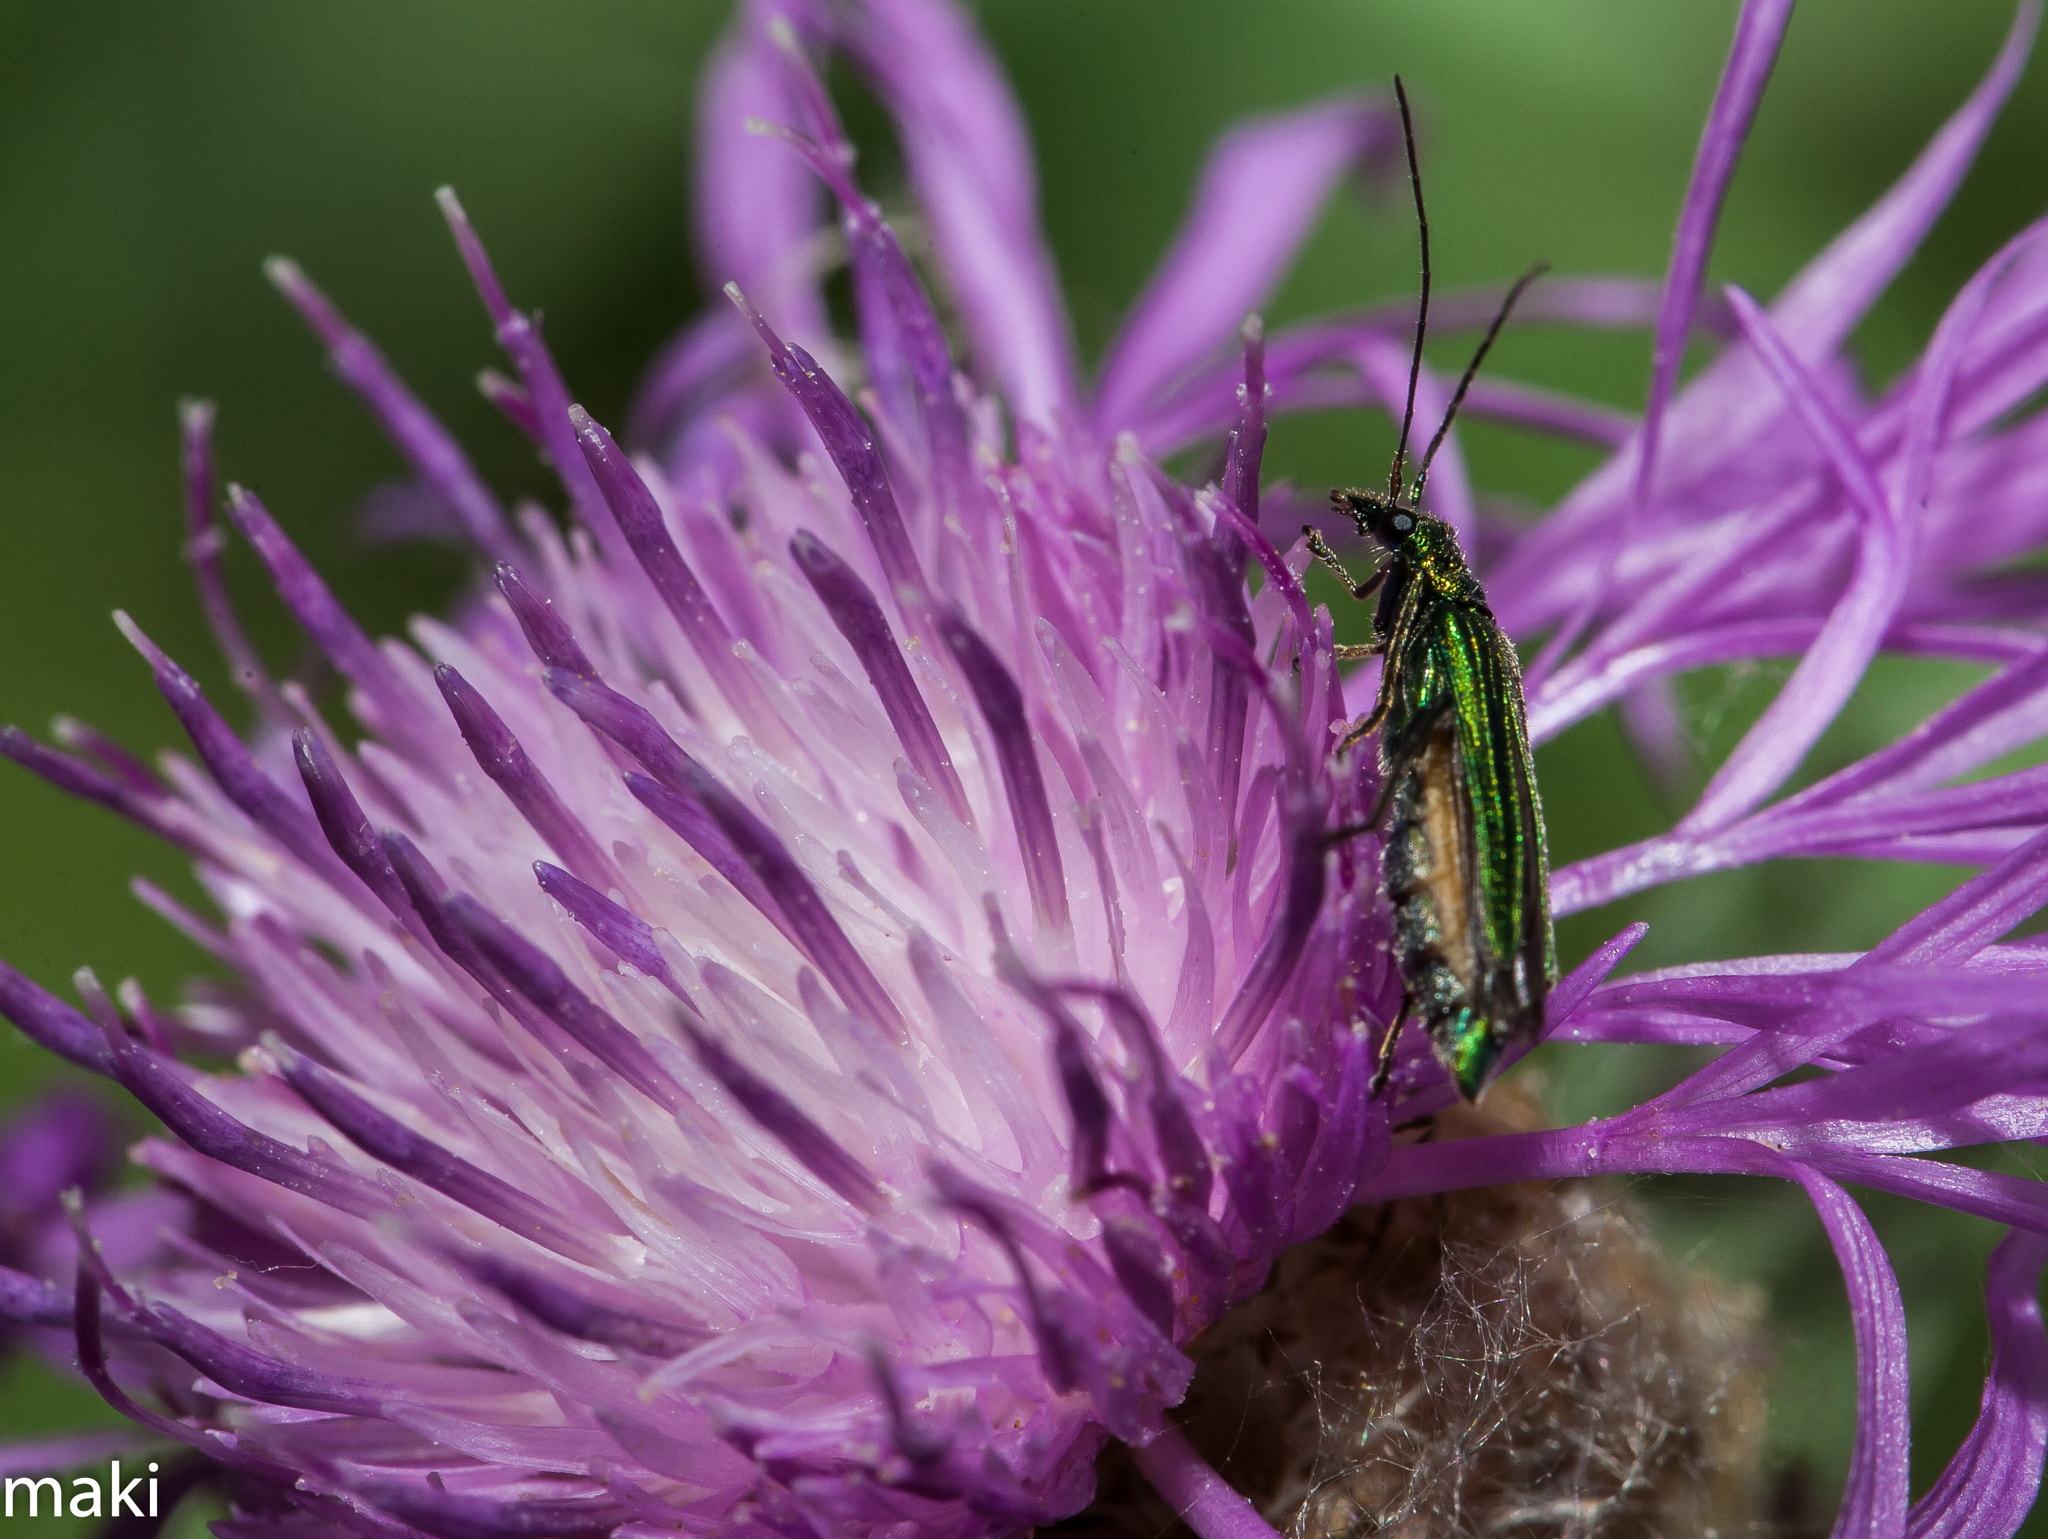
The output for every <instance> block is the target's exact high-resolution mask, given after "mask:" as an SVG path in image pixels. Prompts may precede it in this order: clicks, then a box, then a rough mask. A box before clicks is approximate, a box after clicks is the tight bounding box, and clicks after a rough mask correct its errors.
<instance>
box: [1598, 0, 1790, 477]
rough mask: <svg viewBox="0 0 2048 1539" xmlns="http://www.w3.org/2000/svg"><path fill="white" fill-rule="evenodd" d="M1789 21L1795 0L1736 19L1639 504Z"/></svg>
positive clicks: (1675, 242)
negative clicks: (1738, 168)
mask: <svg viewBox="0 0 2048 1539" xmlns="http://www.w3.org/2000/svg"><path fill="white" fill-rule="evenodd" d="M1791 19H1792V0H1744V4H1743V7H1742V14H1741V15H1740V16H1739V17H1737V18H1736V22H1735V40H1734V42H1733V43H1732V44H1731V45H1730V46H1729V49H1728V63H1727V66H1726V67H1725V68H1724V69H1723V70H1722V72H1721V83H1720V85H1719V86H1718V87H1717V88H1716V89H1715V91H1714V105H1713V107H1712V108H1711V109H1710V110H1709V111H1708V113H1707V124H1706V127H1705V128H1703V129H1702V130H1701V131H1700V146H1699V151H1698V153H1697V155H1696V156H1695V158H1694V160H1693V167H1692V180H1691V182H1690V183H1689V184H1688V185H1687V187H1686V189H1685V202H1684V204H1683V205H1681V207H1680V208H1679V212H1678V233H1677V234H1676V235H1675V236H1674V237H1673V238H1672V243H1671V269H1670V271H1669V273H1668V274H1667V275H1666V276H1665V279H1664V299H1663V302H1662V304H1661V305H1659V307H1658V311H1657V333H1656V341H1655V343H1654V344H1653V346H1652V349H1651V365H1650V396H1649V400H1648V402H1647V403H1646V404H1645V405H1644V407H1643V437H1642V448H1641V450H1640V451H1639V452H1638V456H1637V462H1636V500H1637V501H1638V502H1640V501H1643V500H1644V499H1646V498H1647V497H1648V495H1649V488H1650V478H1651V476H1652V474H1653V473H1654V471H1655V466H1656V458H1657V438H1658V434H1659V433H1660V432H1661V431H1662V429H1663V426H1664V409H1665V406H1666V405H1667V403H1668V402H1669V401H1670V399H1671V390H1672V387H1673V385H1674V384H1675V383H1676V381H1677V379H1678V365H1679V364H1680V362H1682V361H1683V359H1684V357H1685V342H1686V338H1687V336H1688V335H1689V334H1690V333H1691V331H1692V313H1693V306H1694V305H1695V304H1696V303H1698V299H1699V289H1700V276H1701V274H1702V273H1704V272H1705V271H1706V267H1707V253H1708V252H1709V251H1710V250H1712V249H1713V244H1714V227H1715V225H1716V224H1718V223H1719V222H1720V218H1721V204H1722V201H1723V199H1725V198H1726V197H1727V194H1728V183H1729V181H1730V179H1731V178H1733V176H1734V175H1735V161H1736V157H1737V156H1738V155H1740V154H1741V152H1742V143H1743V141H1744V140H1745V139H1747V138H1748V137H1749V125H1750V122H1751V120H1752V119H1753V118H1754V117H1755V116H1756V106H1757V102H1758V101H1759V100H1761V99H1762V97H1763V91H1764V83H1765V82H1766V81H1767V80H1769V79H1770V77H1771V66H1772V65H1773V64H1775V63H1776V62H1777V58H1778V45H1779V43H1780V42H1782V41H1783V40H1784V36H1785V24H1786V23H1787V22H1788V21H1790V20H1791Z"/></svg>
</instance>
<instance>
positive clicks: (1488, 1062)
mask: <svg viewBox="0 0 2048 1539" xmlns="http://www.w3.org/2000/svg"><path fill="white" fill-rule="evenodd" d="M1394 89H1395V93H1396V95H1397V96H1398V97H1399V100H1400V104H1401V122H1402V127H1403V128H1404V130H1406V132H1407V143H1408V169H1409V175H1410V178H1411V180H1412V182H1413V185H1414V188H1415V212H1416V218H1417V221H1418V223H1419V224H1420V225H1421V231H1422V301H1421V306H1420V314H1419V316H1418V318H1417V321H1416V327H1415V355H1414V362H1413V364H1412V366H1411V368H1410V371H1409V377H1408V404H1407V409H1406V410H1405V412H1404V413H1403V415H1402V420H1401V436H1400V440H1399V444H1398V446H1397V447H1396V449H1395V451H1394V464H1393V469H1392V470H1391V472H1390V473H1389V475H1388V477H1387V490H1386V492H1385V493H1384V494H1381V493H1379V492H1376V491H1363V490H1359V489H1357V488H1339V489H1337V490H1335V491H1332V492H1331V493H1330V501H1331V503H1332V505H1333V506H1334V507H1335V508H1336V510H1337V511H1338V512H1340V513H1343V514H1346V515H1348V516H1349V517H1350V518H1351V519H1352V520H1353V521H1354V522H1355V523H1356V525H1357V528H1358V532H1359V534H1360V535H1362V536H1364V537H1367V538H1369V539H1371V540H1372V541H1373V542H1375V543H1376V544H1377V545H1378V546H1379V547H1380V548H1381V550H1382V551H1383V552H1384V553H1385V559H1384V560H1383V561H1382V562H1381V564H1380V566H1379V568H1378V570H1377V571H1375V572H1374V573H1373V575H1372V576H1371V577H1369V578H1367V579H1366V580H1365V581H1364V582H1354V581H1353V580H1352V578H1351V575H1350V574H1349V573H1348V572H1346V571H1345V570H1344V567H1343V565H1342V564H1341V563H1340V562H1339V561H1338V560H1337V557H1336V556H1335V554H1334V553H1333V552H1332V551H1331V550H1330V548H1329V546H1328V545H1327V544H1325V543H1324V541H1323V539H1322V537H1321V536H1320V535H1319V534H1318V533H1317V532H1316V531H1315V530H1314V529H1313V528H1306V529H1304V531H1303V532H1304V533H1305V534H1306V535H1307V537H1308V543H1309V548H1310V550H1311V551H1312V552H1313V553H1314V555H1315V556H1316V558H1317V559H1318V560H1320V561H1322V562H1323V563H1324V564H1325V565H1326V566H1328V567H1330V568H1331V569H1332V570H1333V571H1334V572H1336V573H1337V575H1338V576H1339V577H1340V578H1341V579H1342V580H1343V582H1344V585H1345V587H1346V588H1347V589H1349V590H1350V592H1351V594H1352V596H1353V597H1355V598H1358V599H1361V600H1362V599H1368V598H1371V597H1372V596H1373V594H1374V592H1375V590H1377V593H1378V597H1379V603H1378V607H1377V608H1376V609H1375V610H1374V612H1373V639H1372V640H1371V641H1370V642H1369V643H1366V644H1365V645H1362V646H1346V647H1339V648H1338V649H1337V651H1338V655H1339V657H1343V658H1358V657H1366V656H1374V655H1377V656H1379V657H1380V658H1381V668H1380V682H1379V693H1378V697H1377V699H1376V700H1375V701H1374V703H1373V708H1372V711H1371V712H1370V714H1368V715H1367V716H1366V717H1365V718H1364V719H1363V720H1361V721H1360V722H1359V723H1358V724H1357V725H1356V726H1355V727H1353V728H1352V730H1351V732H1350V733H1349V734H1348V735H1347V736H1346V737H1345V739H1344V741H1343V742H1342V743H1341V744H1340V745H1339V749H1338V751H1339V752H1342V751H1344V750H1345V749H1348V748H1349V747H1351V746H1352V745H1353V744H1355V743H1357V742H1359V741H1360V740H1361V739H1363V738H1365V737H1367V736H1370V735H1371V734H1372V733H1374V732H1378V733H1379V735H1380V736H1379V760H1380V772H1381V789H1380V799H1379V805H1378V806H1377V807H1376V808H1375V809H1374V814H1373V817H1372V819H1371V826H1372V827H1376V828H1382V829H1383V833H1384V839H1385V845H1384V853H1383V855H1382V857H1381V859H1382V869H1383V871H1384V874H1385V878H1386V884H1387V897H1388V900H1389V901H1390V902H1391V903H1392V905H1393V909H1394V944H1395V954H1396V959H1397V961H1398V963H1399V966H1400V970H1401V981H1402V999H1401V1008H1400V1011H1399V1013H1398V1014H1397V1015H1396V1016H1395V1018H1394V1021H1393V1024H1392V1025H1391V1026H1390V1027H1389V1028H1388V1031H1387V1035H1386V1039H1385V1041H1384V1043H1383V1045H1382V1047H1381V1050H1380V1065H1379V1071H1378V1073H1377V1074H1376V1075H1375V1077H1374V1080H1373V1093H1374V1094H1378V1093H1379V1092H1380V1091H1381V1090H1382V1089H1383V1088H1384V1087H1385V1085H1386V1080H1387V1076H1388V1075H1389V1073H1390V1072H1391V1070H1392V1067H1393V1055H1394V1044H1395V1041H1396V1039H1397V1037H1398V1036H1399V1034H1400V1030H1401V1027H1402V1026H1403V1024H1404V1023H1405V1022H1406V1021H1408V1020H1409V1019H1410V1018H1411V1017H1413V1018H1417V1019H1419V1020H1420V1021H1421V1022H1422V1024H1423V1027H1424V1029H1425V1030H1426V1031H1427V1032H1428V1034H1429V1039H1430V1042H1431V1044H1432V1045H1433V1046H1434V1047H1435V1049H1436V1055H1437V1057H1438V1059H1439V1060H1440V1061H1441V1062H1442V1063H1443V1065H1444V1068H1445V1069H1446V1070H1447V1071H1448V1072H1449V1074H1450V1075H1451V1077H1452V1078H1453V1079H1454V1080H1455V1081H1456V1082H1457V1086H1458V1089H1459V1091H1460V1092H1462V1093H1463V1094H1464V1095H1465V1096H1467V1097H1468V1098H1469V1097H1474V1096H1477V1095H1478V1094H1479V1092H1480V1090H1481V1089H1482V1088H1484V1086H1485V1084H1486V1081H1487V1078H1488V1076H1489V1075H1490V1074H1491V1073H1492V1071H1493V1069H1494V1067H1495V1065H1496V1064H1497V1063H1498V1062H1499V1060H1500V1057H1501V1054H1502V1052H1503V1050H1504V1049H1505V1048H1506V1047H1507V1046H1508V1044H1509V1043H1511V1042H1516V1041H1523V1042H1526V1041H1532V1040H1534V1038H1535V1037H1536V1035H1537V1033H1538V1032H1539V1031H1540V1030H1541V1029H1542V1025H1543V1003H1544V1000H1545V998H1546V997H1547V996H1548V994H1549V992H1550V987H1551V985H1552V984H1553V983H1554V982H1555V981H1556V979H1557V944H1556V941H1555V939H1554V937H1553V935H1552V931H1551V923H1550V863H1549V856H1548V852H1547V850H1546V848H1545V843H1544V834H1543V804H1542V802H1541V800H1540V799H1539V797H1538V796H1537V792H1536V765H1535V759H1534V757H1533V756H1532V754H1531V753H1530V751H1529V729H1528V725H1527V722H1526V720H1525V716H1524V711H1523V705H1522V670H1521V665H1520V663H1519V662H1518V661H1517V659H1516V655H1515V648H1514V644H1513V643H1512V642H1510V641H1509V640H1508V638H1507V637H1506V636H1505V635H1503V634H1502V633H1501V629H1500V627H1499V625H1497V624H1496V623H1495V622H1494V618H1493V611H1492V610H1491V609H1489V608H1488V607H1487V603H1486V593H1485V591H1484V590H1483V589H1482V588H1481V587H1480V585H1479V580H1478V579H1477V578H1475V577H1474V576H1473V575H1472V572H1471V569H1470V568H1469V567H1468V566H1467V565H1466V563H1465V554H1464V551H1463V550H1461V549H1460V548H1459V545H1458V537H1457V535H1456V533H1455V532H1454V531H1453V530H1452V529H1451V527H1450V525H1448V524H1446V523H1444V522H1443V520H1441V519H1439V518H1435V517H1433V516H1432V515H1430V514H1428V513H1425V512H1423V511H1422V509H1421V506H1420V504H1421V500H1422V489H1423V486H1424V484H1425V483H1426V482H1427V480H1428V478H1429V466H1430V462H1431V461H1432V460H1433V459H1434V458H1435V457H1436V452H1437V450H1438V449H1439V448H1440V447H1441V446H1442V444H1443V442H1444V439H1445V436H1446V435H1447V434H1448V433H1449V432H1450V428H1451V422H1452V420H1453V419H1454V418H1455V417H1456V415H1457V411H1458V407H1459V405H1460V404H1461V403H1462V402H1463V401H1464V398H1465V392H1466V390H1467V389H1468V388H1469V387H1470V385H1471V383H1472V378H1473V376H1474V375H1475V374H1476V373H1477V372H1478V370H1479V365H1480V363H1481V361H1482V360H1483V359H1484V358H1485V357H1486V354H1487V350H1488V349H1489V348H1491V347H1492V345H1493V341H1494V338H1495V337H1497V336H1498V335H1499V334H1500V329H1501V327H1502V325H1504V324H1505V323H1506V321H1507V317H1508V313H1509V312H1510V311H1511V310H1512V309H1513V308H1514V304H1515V301H1516V300H1517V299H1519V298H1520V297H1521V295H1522V291H1523V290H1524V289H1525V288H1527V287H1528V285H1529V284H1530V283H1532V282H1533V281H1534V280H1535V279H1536V278H1537V277H1538V276H1539V275H1540V274H1541V273H1542V272H1544V271H1545V268H1544V267H1543V265H1542V264H1538V265H1537V266H1536V267H1533V268H1531V269H1530V270H1529V271H1528V272H1526V273H1524V274H1523V275H1522V277H1521V278H1520V280H1518V281H1517V282H1516V284H1515V286H1514V287H1513V288H1512V289H1510V290H1509V291H1508V295H1507V298H1506V301H1505V302H1504V303H1503V304H1502V306H1501V309H1500V313H1499V314H1498V315H1497V316H1496V317H1495V318H1494V321H1493V324H1492V326H1491V327H1489V328H1488V330H1487V333H1486V336H1485V338H1484V339H1483V340H1482V341H1481V342H1480V344H1479V348H1478V351H1477V352H1476V353H1475V354H1474V356H1473V359H1472V363H1471V365H1470V367H1468V368H1467V369H1466V371H1465V375H1464V378H1463V379H1461V380H1460V381H1459V384H1458V388H1457V391H1456V393H1455V394H1454V395H1453V396H1452V398H1451V404H1450V407H1449V409H1448V410H1447V411H1446V413H1445V414H1444V421H1443V425H1442V426H1441V427H1440V428H1438V429H1437V432H1436V436H1435V437H1434V438H1433V439H1432V440H1431V441H1430V445H1429V448H1428V450H1427V451H1426V452H1425V453H1424V455H1423V457H1422V462H1421V465H1420V467H1419V468H1418V470H1417V472H1416V476H1415V484H1414V485H1413V486H1412V487H1411V488H1408V489H1407V490H1406V491H1405V492H1404V491H1403V488H1402V484H1401V474H1402V465H1403V460H1404V459H1405V458H1406V452H1407V445H1408V432H1409V429H1410V427H1411V426H1412V424H1413V421H1414V415H1415V387H1416V381H1417V379H1418V377H1419V376H1420V373H1421V367H1422V339H1423V333H1424V329H1425V327H1426V326H1427V324H1428V319H1429V224H1428V220H1427V218H1426V217H1425V216H1424V214H1423V210H1422V180H1421V175H1420V173H1419V171H1418V170H1417V168H1416V162H1415V135H1414V130H1413V128H1412V127H1411V126H1410V122H1409V113H1408V97H1407V93H1406V92H1405V91H1404V90H1403V89H1402V87H1401V82H1400V80H1399V79H1398V78H1396V80H1395V82H1394Z"/></svg>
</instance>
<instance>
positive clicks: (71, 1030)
mask: <svg viewBox="0 0 2048 1539" xmlns="http://www.w3.org/2000/svg"><path fill="white" fill-rule="evenodd" d="M0 1015H5V1016H6V1017H7V1018H8V1019H9V1020H10V1021H12V1022H14V1024H15V1025H17V1026H19V1027H20V1028H21V1030H22V1034H23V1035H24V1036H26V1037H27V1038H28V1039H29V1040H30V1041H31V1042H34V1043H36V1044H37V1045H38V1046H40V1047H44V1048H47V1049H49V1051H51V1052H53V1053H55V1054H56V1055H57V1056H58V1057H59V1058H63V1059H67V1060H68V1061H70V1062H72V1063H75V1064H77V1065H78V1066H79V1067H80V1068H81V1069H90V1070H92V1071H93V1072H94V1073H96V1074H108V1073H111V1072H112V1070H113V1061H112V1058H111V1056H110V1055H109V1053H108V1049H107V1039H106V1035H105V1033H103V1032H102V1031H101V1030H100V1029H99V1027H98V1026H96V1025H94V1024H93V1022H91V1021H89V1020H87V1019H86V1018H85V1017H84V1016H83V1015H80V1014H79V1013H78V1012H77V1011H76V1010H74V1009H73V1008H72V1007H71V1006H69V1005H67V1004H65V1003H64V1001H63V1000H61V999H59V998H58V997H57V996H56V995H54V994H52V993H51V992H50V991H49V990H47V989H45V988H44V987H42V985H40V984H38V983H36V982H35V981H34V980H32V979H30V978H29V977H28V976H26V975H25V974H23V973H19V972H16V971H15V970H14V969H13V968H12V967H9V966H8V965H7V964H6V963H5V962H0Z"/></svg>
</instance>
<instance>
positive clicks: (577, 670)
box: [496, 565, 597, 679]
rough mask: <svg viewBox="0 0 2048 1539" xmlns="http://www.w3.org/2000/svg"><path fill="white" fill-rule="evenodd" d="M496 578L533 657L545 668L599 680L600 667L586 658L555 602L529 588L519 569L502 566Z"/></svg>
mask: <svg viewBox="0 0 2048 1539" xmlns="http://www.w3.org/2000/svg"><path fill="white" fill-rule="evenodd" d="M496 579H497V584H498V591H499V592H500V593H502V594H503V595H504V596H505V602H506V603H507V604H509V605H511V607H512V617H513V618H514V619H515V620H517V621H518V622H519V630H520V634H522V635H523V636H525V637H526V644H527V645H528V646H530V647H532V648H533V655H534V656H535V657H538V658H539V659H540V660H541V663H542V665H543V666H545V667H548V668H559V669H561V670H562V671H563V672H565V673H569V674H573V675H575V676H576V677H577V678H580V679H595V678H596V677H597V667H596V665H595V664H593V663H592V662H591V660H590V659H589V658H588V657H587V656H585V655H584V651H583V648H582V647H581V646H580V645H579V644H578V643H577V640H576V637H575V634H574V633H573V632H572V631H571V630H570V629H569V622H568V621H566V620H564V619H563V618H562V617H561V616H560V615H558V614H556V613H555V606H554V602H553V600H551V599H547V598H543V597H542V596H541V595H540V594H538V593H536V592H534V590H533V589H531V588H529V587H528V586H527V585H526V579H525V578H523V577H521V576H520V575H519V570H518V568H517V567H512V566H504V565H501V566H499V568H498V570H497V573H496Z"/></svg>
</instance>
